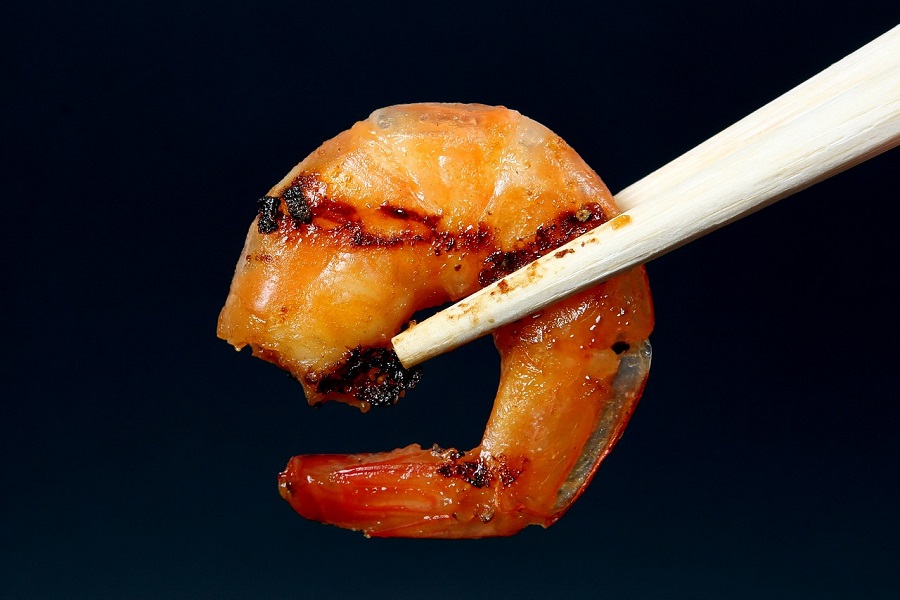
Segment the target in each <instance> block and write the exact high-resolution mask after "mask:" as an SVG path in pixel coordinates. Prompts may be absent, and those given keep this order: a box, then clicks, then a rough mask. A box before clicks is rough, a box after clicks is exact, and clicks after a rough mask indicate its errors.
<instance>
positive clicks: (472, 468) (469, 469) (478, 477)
mask: <svg viewBox="0 0 900 600" xmlns="http://www.w3.org/2000/svg"><path fill="white" fill-rule="evenodd" d="M438 473H440V474H441V475H443V476H444V477H458V478H460V479H462V480H463V481H465V482H466V483H468V484H469V485H471V486H473V487H477V488H483V487H487V486H489V485H490V484H491V482H492V481H494V474H493V473H491V470H490V469H489V468H488V466H487V465H486V464H484V460H467V461H464V462H455V461H454V462H450V463H447V464H444V465H441V466H440V467H438Z"/></svg>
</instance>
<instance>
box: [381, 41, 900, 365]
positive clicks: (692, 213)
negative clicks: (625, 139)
mask: <svg viewBox="0 0 900 600" xmlns="http://www.w3.org/2000/svg"><path fill="white" fill-rule="evenodd" d="M898 144H900V26H896V27H894V28H893V29H891V30H890V31H888V32H887V33H885V34H883V35H882V36H880V37H878V38H876V39H875V40H873V41H872V42H870V43H868V44H866V45H865V46H863V47H862V48H860V49H859V50H857V51H856V52H854V53H852V54H850V55H849V56H847V57H846V58H844V59H842V60H841V61H839V62H837V63H835V64H834V65H832V66H830V67H829V68H827V69H825V70H824V71H822V72H821V73H819V74H817V75H815V76H814V77H812V78H811V79H809V80H807V81H805V82H804V83H802V84H800V85H799V86H797V87H796V88H794V89H792V90H791V91H789V92H787V93H786V94H784V95H782V96H780V97H779V98H777V99H775V100H773V101H772V102H770V103H769V104H767V105H765V106H763V107H762V108H760V109H758V110H757V111H755V112H753V113H751V114H750V115H749V116H747V117H745V118H744V119H742V120H740V121H738V122H737V123H735V124H734V125H732V126H731V127H729V128H727V129H725V130H724V131H722V132H720V133H718V134H716V135H715V136H713V137H712V138H710V139H709V140H707V141H706V142H704V143H702V144H700V145H699V146H697V147H696V148H694V149H693V150H690V151H688V152H687V153H685V154H684V155H682V156H681V157H679V158H677V159H675V160H674V161H672V162H670V163H669V164H667V165H666V166H664V167H662V168H660V169H659V170H657V171H655V172H653V173H651V174H650V175H648V176H646V177H645V178H643V179H642V180H640V181H638V182H637V183H634V184H632V185H631V186H629V187H627V188H626V189H624V190H622V192H620V193H619V194H617V195H616V202H617V203H618V205H619V208H620V209H622V210H623V211H625V212H623V213H622V214H621V215H619V216H617V217H615V218H614V219H612V220H611V221H609V222H607V223H605V224H603V225H601V226H600V227H598V228H596V229H594V230H593V231H590V232H588V233H587V234H585V235H583V236H581V237H579V238H576V239H575V240H573V241H571V242H569V243H568V244H566V245H564V246H562V247H560V248H559V249H557V251H554V252H551V253H549V254H548V255H546V256H544V257H542V258H540V259H538V260H536V261H535V262H533V263H531V264H529V265H527V266H525V267H523V268H522V269H520V270H518V271H516V272H514V273H512V274H510V275H508V276H507V277H505V278H503V279H502V280H500V281H498V282H495V283H493V284H491V285H489V286H486V287H485V288H483V289H481V290H479V291H478V292H476V293H474V294H472V295H471V296H469V297H467V298H465V299H463V300H462V301H460V302H458V303H457V304H455V305H453V306H451V307H449V308H447V309H445V310H443V311H441V312H439V313H437V314H436V315H434V316H432V317H430V318H428V319H426V320H424V321H422V322H421V323H418V324H416V325H414V326H412V327H410V328H409V329H407V330H406V331H404V332H402V333H400V334H399V335H397V336H395V337H394V338H393V340H392V342H393V345H394V350H395V351H396V352H397V355H398V357H399V358H400V360H401V361H402V362H403V364H404V365H406V366H407V367H409V366H412V365H415V364H418V363H421V362H423V361H425V360H427V359H429V358H432V357H434V356H437V355H439V354H441V353H443V352H446V351H448V350H452V349H453V348H456V347H458V346H461V345H463V344H465V343H467V342H470V341H472V340H474V339H476V338H478V337H481V336H482V335H485V334H487V333H490V332H491V331H493V330H494V329H496V328H498V327H501V326H503V325H506V324H508V323H511V322H513V321H516V320H518V319H520V318H522V317H524V316H527V315H529V314H532V313H534V312H536V311H538V310H540V309H541V308H543V307H545V306H548V305H549V304H552V303H553V302H556V301H558V300H560V299H562V298H564V297H566V296H569V295H571V294H574V293H576V292H578V291H580V290H582V289H585V288H587V287H589V286H591V285H594V284H596V283H599V282H600V281H603V280H605V279H608V278H609V277H612V276H614V275H616V274H618V273H621V272H623V271H625V270H627V269H629V268H632V267H634V266H636V265H639V264H643V263H645V262H647V261H649V260H651V259H653V258H656V257H657V256H660V255H662V254H665V253H666V252H669V251H670V250H673V249H675V248H678V247H679V246H682V245H683V244H686V243H688V242H690V241H692V240H694V239H697V238H698V237H701V236H703V235H705V234H706V233H709V232H710V231H713V230H715V229H717V228H719V227H722V226H723V225H726V224H728V223H730V222H733V221H735V220H737V219H740V218H741V217H744V216H746V215H748V214H750V213H752V212H753V211H756V210H758V209H760V208H762V207H764V206H767V205H769V204H772V203H774V202H776V201H778V200H780V199H782V198H785V197H786V196H789V195H790V194H792V193H794V192H797V191H799V190H801V189H803V188H806V187H809V186H810V185H813V184H814V183H816V182H818V181H821V180H823V179H826V178H828V177H830V176H832V175H835V174H836V173H839V172H840V171H843V170H845V169H848V168H850V167H852V166H854V165H856V164H859V163H861V162H863V161H865V160H867V159H869V158H871V157H873V156H875V155H877V154H880V153H881V152H884V151H886V150H888V149H890V148H893V147H894V146H897V145H898ZM561 251H565V252H561Z"/></svg>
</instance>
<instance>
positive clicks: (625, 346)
mask: <svg viewBox="0 0 900 600" xmlns="http://www.w3.org/2000/svg"><path fill="white" fill-rule="evenodd" d="M610 349H612V351H613V352H615V353H616V354H622V353H623V352H628V351H629V350H630V349H631V344H629V343H628V342H615V343H614V344H613V345H612V346H610Z"/></svg>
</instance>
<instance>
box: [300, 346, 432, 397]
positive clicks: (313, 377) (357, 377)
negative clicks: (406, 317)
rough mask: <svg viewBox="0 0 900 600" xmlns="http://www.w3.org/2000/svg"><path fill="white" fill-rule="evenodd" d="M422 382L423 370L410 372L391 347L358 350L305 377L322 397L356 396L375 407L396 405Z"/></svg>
mask: <svg viewBox="0 0 900 600" xmlns="http://www.w3.org/2000/svg"><path fill="white" fill-rule="evenodd" d="M421 379H422V368H421V367H413V368H411V369H407V368H406V367H404V366H403V365H402V364H401V363H400V359H399V358H397V354H396V353H395V352H394V351H393V350H392V349H391V348H380V347H376V348H354V349H353V350H351V351H349V352H347V353H346V354H345V355H344V358H343V360H341V361H340V362H339V363H337V364H334V365H331V366H330V367H329V368H327V369H326V370H325V371H323V372H320V373H310V374H308V375H307V376H306V377H305V381H306V383H307V384H308V385H310V386H312V387H313V388H315V390H316V391H317V392H319V393H322V394H340V395H349V396H353V397H354V398H356V399H357V400H359V401H361V402H365V403H368V404H369V405H371V406H392V405H394V404H396V403H397V401H398V400H399V399H400V398H402V397H403V396H404V395H405V394H406V390H408V389H412V388H413V387H415V386H416V385H417V384H418V383H419V382H420V381H421Z"/></svg>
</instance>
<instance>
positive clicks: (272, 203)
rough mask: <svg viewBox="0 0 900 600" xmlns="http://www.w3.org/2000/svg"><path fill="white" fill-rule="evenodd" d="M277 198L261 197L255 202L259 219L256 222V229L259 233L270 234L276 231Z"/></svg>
mask: <svg viewBox="0 0 900 600" xmlns="http://www.w3.org/2000/svg"><path fill="white" fill-rule="evenodd" d="M278 204H279V200H278V198H274V197H272V196H263V197H262V198H260V199H259V200H257V201H256V206H257V212H258V213H259V219H258V220H257V221H256V228H257V229H258V230H259V232H260V233H263V234H265V233H272V232H273V231H276V230H277V229H278V217H279V215H278Z"/></svg>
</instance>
